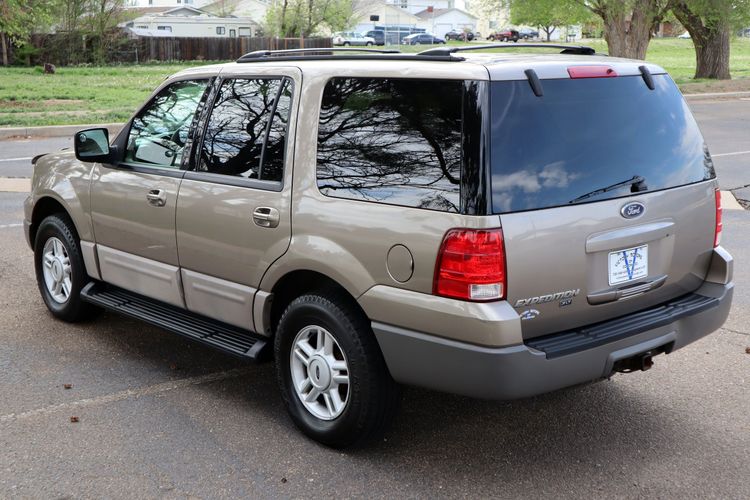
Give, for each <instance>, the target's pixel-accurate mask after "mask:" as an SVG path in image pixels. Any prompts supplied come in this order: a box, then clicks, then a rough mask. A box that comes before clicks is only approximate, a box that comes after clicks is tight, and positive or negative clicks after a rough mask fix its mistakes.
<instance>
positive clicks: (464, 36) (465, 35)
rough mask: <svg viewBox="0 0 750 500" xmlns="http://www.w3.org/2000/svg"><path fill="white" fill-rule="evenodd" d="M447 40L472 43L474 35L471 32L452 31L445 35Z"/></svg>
mask: <svg viewBox="0 0 750 500" xmlns="http://www.w3.org/2000/svg"><path fill="white" fill-rule="evenodd" d="M445 39H446V40H458V41H468V42H470V41H472V40H474V33H472V32H471V31H459V30H451V31H449V32H448V33H446V34H445Z"/></svg>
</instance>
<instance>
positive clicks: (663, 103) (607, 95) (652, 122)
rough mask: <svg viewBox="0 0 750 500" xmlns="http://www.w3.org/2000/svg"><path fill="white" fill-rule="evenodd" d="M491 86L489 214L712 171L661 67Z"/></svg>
mask: <svg viewBox="0 0 750 500" xmlns="http://www.w3.org/2000/svg"><path fill="white" fill-rule="evenodd" d="M653 78H654V83H655V86H656V88H655V90H649V88H648V86H646V84H645V83H644V81H643V79H642V78H641V77H640V76H628V77H619V78H591V79H576V80H573V79H561V80H542V87H543V90H544V95H543V96H542V97H537V96H535V95H534V93H533V92H532V90H531V87H530V85H529V83H528V82H527V81H508V82H493V83H491V84H490V106H491V109H492V118H491V120H492V126H491V143H490V148H491V151H490V161H491V170H492V207H493V213H505V212H513V211H521V210H533V209H539V208H548V207H555V206H564V205H570V204H574V203H588V202H592V201H600V200H604V199H610V198H617V197H621V196H629V195H631V194H633V193H642V192H649V191H656V190H660V189H666V188H670V187H676V186H682V185H685V184H691V183H694V182H700V181H704V180H708V179H712V178H713V177H714V169H713V164H712V162H711V159H710V156H709V155H708V152H707V151H706V149H705V146H704V143H703V137H702V136H701V133H700V131H699V130H698V126H697V124H696V123H695V120H694V119H693V116H692V114H691V113H690V111H689V110H688V107H687V104H686V103H685V101H684V99H683V98H682V96H681V95H680V93H679V91H678V89H677V87H676V85H675V84H674V82H672V80H671V79H670V78H669V77H668V76H667V75H654V77H653Z"/></svg>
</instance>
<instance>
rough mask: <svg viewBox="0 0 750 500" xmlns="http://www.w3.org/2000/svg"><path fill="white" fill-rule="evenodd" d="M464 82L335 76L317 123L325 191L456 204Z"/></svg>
mask: <svg viewBox="0 0 750 500" xmlns="http://www.w3.org/2000/svg"><path fill="white" fill-rule="evenodd" d="M463 92H464V82H462V81H458V80H417V79H382V78H333V79H331V80H330V81H329V82H328V84H327V85H326V88H325V90H324V93H323V101H322V104H321V110H320V121H319V125H318V152H317V183H318V188H319V189H320V191H321V192H322V193H323V194H324V195H327V196H333V197H337V198H348V199H353V200H365V201H375V202H380V203H388V204H393V205H402V206H408V207H417V208H427V209H432V210H440V211H446V212H459V211H460V192H461V170H462V169H461V165H462V127H463V120H462V102H463V101H462V99H463Z"/></svg>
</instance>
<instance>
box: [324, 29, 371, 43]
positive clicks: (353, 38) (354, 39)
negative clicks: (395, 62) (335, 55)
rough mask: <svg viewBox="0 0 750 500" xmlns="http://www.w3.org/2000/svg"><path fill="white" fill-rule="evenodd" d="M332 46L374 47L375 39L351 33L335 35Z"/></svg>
mask: <svg viewBox="0 0 750 500" xmlns="http://www.w3.org/2000/svg"><path fill="white" fill-rule="evenodd" d="M333 45H343V46H344V47H347V46H349V45H360V46H370V45H375V39H374V38H372V37H370V36H365V35H363V34H362V33H356V32H353V31H350V32H345V33H335V34H334V35H333Z"/></svg>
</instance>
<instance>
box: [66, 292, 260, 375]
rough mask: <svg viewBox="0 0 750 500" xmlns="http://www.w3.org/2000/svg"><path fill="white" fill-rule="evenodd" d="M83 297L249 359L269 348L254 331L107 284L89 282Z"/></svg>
mask: <svg viewBox="0 0 750 500" xmlns="http://www.w3.org/2000/svg"><path fill="white" fill-rule="evenodd" d="M81 299H82V300H84V301H86V302H89V303H91V304H94V305H97V306H99V307H103V308H105V309H109V310H110V311H114V312H116V313H119V314H123V315H125V316H130V317H131V318H135V319H139V320H142V321H145V322H146V323H150V324H152V325H154V326H158V327H159V328H163V329H165V330H167V331H170V332H172V333H176V334H178V335H182V336H183V337H186V338H188V339H190V340H193V341H196V342H199V343H201V344H205V345H208V346H210V347H213V348H215V349H219V350H220V351H224V352H226V353H229V354H233V355H235V356H238V357H240V358H242V359H245V360H249V361H258V360H259V359H260V358H261V355H262V354H263V351H264V350H265V349H264V348H265V347H266V339H264V338H261V337H258V336H257V335H255V334H254V333H252V332H251V331H250V330H244V329H242V328H238V327H236V326H232V325H227V324H226V323H222V322H220V321H215V320H212V319H209V318H206V317H204V316H201V315H199V314H195V313H192V312H190V311H187V310H185V309H180V308H179V307H175V306H172V305H170V304H165V303H163V302H160V301H158V300H154V299H150V298H148V297H144V296H142V295H139V294H137V293H133V292H128V291H127V290H123V289H122V288H118V287H115V286H112V285H108V284H106V283H102V282H98V281H94V282H92V283H89V284H88V285H86V286H85V287H83V289H82V290H81Z"/></svg>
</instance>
